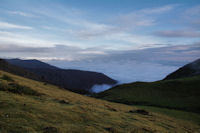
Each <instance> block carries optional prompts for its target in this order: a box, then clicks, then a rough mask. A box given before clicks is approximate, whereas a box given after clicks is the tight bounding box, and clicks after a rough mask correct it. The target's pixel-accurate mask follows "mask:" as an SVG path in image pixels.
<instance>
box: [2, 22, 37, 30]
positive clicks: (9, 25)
mask: <svg viewBox="0 0 200 133" xmlns="http://www.w3.org/2000/svg"><path fill="white" fill-rule="evenodd" d="M0 29H23V30H32V29H33V28H32V27H30V26H25V25H17V24H12V23H8V22H2V21H0Z"/></svg>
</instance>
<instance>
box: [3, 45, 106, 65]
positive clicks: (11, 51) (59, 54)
mask: <svg viewBox="0 0 200 133" xmlns="http://www.w3.org/2000/svg"><path fill="white" fill-rule="evenodd" d="M106 54H107V53H106V51H103V50H97V49H94V50H92V48H89V49H83V48H79V47H75V46H67V45H55V46H54V47H30V46H29V47H28V46H21V45H14V44H4V45H3V44H0V56H2V57H5V55H7V57H8V58H16V57H19V58H23V59H39V60H67V61H72V60H81V59H90V58H95V57H97V56H103V55H106Z"/></svg>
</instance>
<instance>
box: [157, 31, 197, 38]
mask: <svg viewBox="0 0 200 133" xmlns="http://www.w3.org/2000/svg"><path fill="white" fill-rule="evenodd" d="M154 34H155V35H157V36H160V37H188V38H199V37H200V32H198V31H186V30H185V31H182V30H174V31H173V30H167V31H157V32H155V33H154Z"/></svg>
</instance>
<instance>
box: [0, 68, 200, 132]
mask: <svg viewBox="0 0 200 133" xmlns="http://www.w3.org/2000/svg"><path fill="white" fill-rule="evenodd" d="M3 74H4V75H8V76H10V77H11V78H12V79H14V83H16V84H18V85H20V86H26V87H28V88H29V89H32V90H34V91H36V92H37V93H40V94H43V95H28V94H25V93H24V94H18V93H13V92H10V91H0V132H1V133H27V132H31V133H44V132H45V133H51V132H53V133H56V132H57V133H66V132H70V133H80V132H81V133H94V132H95V133H109V132H114V133H124V132H126V133H143V132H148V133H151V132H158V133H160V132H181V133H187V132H188V133H189V132H194V133H195V132H200V126H199V125H198V124H196V123H195V122H191V121H187V120H180V119H176V118H173V117H169V116H167V115H163V114H160V113H154V112H151V111H149V114H150V115H142V114H139V113H130V110H133V111H134V110H137V109H138V108H137V107H134V106H128V105H124V104H118V103H112V102H108V101H104V100H99V99H95V98H91V97H87V96H83V95H79V94H76V93H73V92H70V91H66V90H64V89H61V88H59V87H56V86H53V85H50V84H47V85H44V83H42V82H37V81H33V80H30V79H26V78H22V77H19V76H15V75H12V74H9V73H6V72H3V71H0V76H2V75H3ZM3 82H4V84H9V83H10V82H8V81H6V80H0V83H3ZM24 89H27V88H24Z"/></svg>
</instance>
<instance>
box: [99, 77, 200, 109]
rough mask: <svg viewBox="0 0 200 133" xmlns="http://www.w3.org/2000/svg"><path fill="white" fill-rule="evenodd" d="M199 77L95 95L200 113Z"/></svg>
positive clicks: (137, 84)
mask: <svg viewBox="0 0 200 133" xmlns="http://www.w3.org/2000/svg"><path fill="white" fill-rule="evenodd" d="M199 96H200V76H196V77H192V78H183V79H176V80H164V81H156V82H135V83H131V84H124V85H119V86H116V87H114V88H111V89H109V90H107V91H105V92H102V93H99V94H97V95H96V97H98V98H102V99H105V100H109V101H114V102H119V103H125V104H129V105H145V106H157V107H162V108H168V109H178V110H185V111H190V112H197V113H200V102H199Z"/></svg>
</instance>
